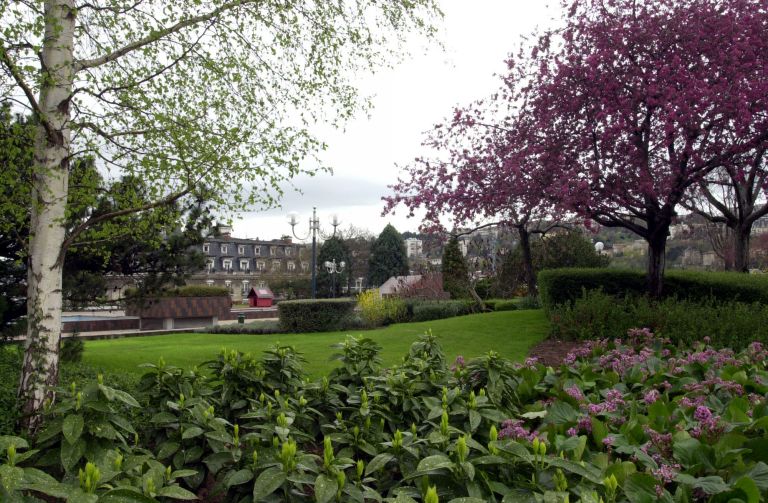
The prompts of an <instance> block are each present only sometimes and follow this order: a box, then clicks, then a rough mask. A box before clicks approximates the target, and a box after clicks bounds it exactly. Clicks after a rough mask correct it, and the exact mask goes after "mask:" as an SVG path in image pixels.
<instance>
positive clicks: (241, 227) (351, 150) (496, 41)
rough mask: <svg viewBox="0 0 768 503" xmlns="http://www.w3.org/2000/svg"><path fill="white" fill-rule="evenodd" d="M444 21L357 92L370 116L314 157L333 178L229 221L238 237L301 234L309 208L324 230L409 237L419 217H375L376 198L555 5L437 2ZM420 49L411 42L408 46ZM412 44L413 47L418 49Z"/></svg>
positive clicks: (485, 90)
mask: <svg viewBox="0 0 768 503" xmlns="http://www.w3.org/2000/svg"><path fill="white" fill-rule="evenodd" d="M441 8H442V10H443V12H444V13H445V18H444V20H443V22H442V27H441V28H442V33H441V35H440V40H442V42H443V46H444V48H443V49H441V48H440V47H438V46H437V45H436V44H434V45H432V46H430V48H429V49H428V50H426V51H424V50H422V49H420V48H419V47H415V48H414V49H413V50H412V52H413V53H414V54H413V55H412V56H411V57H410V58H408V59H406V60H405V61H403V62H402V63H401V64H399V65H397V66H396V67H395V68H394V69H391V70H387V71H380V72H379V73H378V74H377V75H375V76H374V77H373V78H370V77H368V76H366V77H365V78H361V80H360V83H359V86H360V89H361V90H362V91H363V93H364V94H366V95H370V96H372V97H373V98H372V104H373V109H372V110H371V112H370V114H369V116H361V117H359V118H357V119H356V120H354V121H352V122H350V123H349V124H348V125H347V127H346V128H345V130H344V131H335V132H333V133H331V134H330V135H327V134H326V135H325V136H324V139H325V140H326V142H327V143H328V150H327V151H326V152H324V153H323V154H322V155H321V158H322V159H323V160H324V161H325V162H326V163H327V164H329V165H331V166H333V168H334V173H333V175H330V174H320V175H318V176H316V177H312V178H309V177H307V178H298V179H296V180H295V181H294V184H295V187H296V188H298V189H301V191H302V193H297V192H295V191H293V190H290V189H288V190H286V194H285V197H284V198H283V200H282V207H283V209H274V210H270V211H266V212H254V213H247V214H243V215H242V218H241V219H239V220H236V221H235V222H234V234H235V235H236V236H238V237H249V238H256V237H258V238H261V239H274V238H278V237H280V236H281V235H282V234H287V233H290V226H289V225H288V223H287V215H288V213H289V212H291V211H296V212H298V213H299V215H300V220H301V224H300V228H299V229H297V231H300V233H306V231H307V225H308V223H307V222H308V218H309V215H310V214H311V212H312V207H313V206H317V209H318V215H319V218H320V220H321V224H322V225H323V226H327V227H330V226H329V225H328V222H329V219H330V217H331V215H332V214H334V213H336V214H338V215H339V218H340V219H341V221H342V226H343V227H346V226H348V225H349V224H352V225H355V226H357V227H362V228H367V229H369V230H370V231H371V232H373V233H374V234H378V233H379V232H380V231H381V229H382V228H383V227H384V226H385V225H386V224H387V223H392V224H393V225H394V226H395V227H397V229H398V230H399V231H401V232H404V231H407V230H412V231H415V230H417V228H418V226H419V223H420V222H419V220H418V219H413V218H412V219H407V218H405V213H406V212H405V210H404V209H400V211H398V212H397V214H396V215H394V216H393V215H387V216H386V217H382V216H381V212H382V207H383V204H382V201H381V197H382V196H384V195H386V194H388V193H389V192H390V191H389V189H388V188H387V186H388V185H391V184H393V183H395V181H396V180H397V176H398V174H399V173H400V170H399V168H398V167H397V165H398V164H399V165H401V166H402V165H404V164H408V163H409V162H410V161H411V160H412V159H413V158H415V157H416V156H418V155H419V154H420V153H421V152H422V151H421V149H420V144H421V141H422V139H423V132H424V131H426V130H428V129H431V128H432V127H433V126H434V125H435V124H436V123H439V122H441V120H442V119H443V118H445V117H446V116H449V115H450V114H451V111H452V110H453V108H454V107H455V106H456V105H463V104H467V103H470V102H471V101H473V100H475V99H478V98H484V97H486V96H487V95H489V94H490V93H492V92H493V91H494V90H496V89H497V88H498V86H499V80H498V77H496V76H495V75H496V74H499V73H503V71H504V60H505V59H506V56H507V54H509V53H510V52H511V51H513V50H514V49H515V47H516V46H517V44H518V43H519V41H520V37H521V36H522V35H527V34H530V33H531V32H532V31H533V30H535V29H536V28H537V27H543V26H547V25H549V24H550V23H551V19H552V18H553V16H555V15H556V14H557V13H558V9H559V2H558V1H557V0H549V1H539V0H442V1H441ZM416 43H418V42H416ZM419 45H420V44H419Z"/></svg>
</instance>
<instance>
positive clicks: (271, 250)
mask: <svg viewBox="0 0 768 503" xmlns="http://www.w3.org/2000/svg"><path fill="white" fill-rule="evenodd" d="M276 254H277V246H270V247H269V255H270V256H272V257H274V256H275V255H276Z"/></svg>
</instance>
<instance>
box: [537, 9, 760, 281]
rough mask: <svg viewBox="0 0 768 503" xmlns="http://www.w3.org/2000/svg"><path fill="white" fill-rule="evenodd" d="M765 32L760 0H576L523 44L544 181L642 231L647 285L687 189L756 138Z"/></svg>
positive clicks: (582, 210) (657, 275)
mask: <svg viewBox="0 0 768 503" xmlns="http://www.w3.org/2000/svg"><path fill="white" fill-rule="evenodd" d="M766 33H768V11H767V10H766V8H765V2H764V0H719V1H705V2H702V1H699V0H654V1H638V0H612V1H609V2H606V1H604V0H584V1H581V2H574V3H573V5H572V6H571V9H570V12H569V13H568V16H567V18H566V20H565V25H564V26H563V28H562V29H561V30H558V31H556V32H552V33H549V34H547V35H545V36H543V37H541V39H540V40H539V43H538V45H537V47H536V50H535V51H534V52H533V53H532V59H534V60H535V61H536V64H537V66H538V72H537V74H536V75H535V79H534V81H533V82H532V84H531V87H532V91H531V93H532V95H533V98H532V99H531V105H532V114H533V116H534V117H536V119H537V121H538V124H539V129H540V133H539V134H540V138H546V146H545V148H544V149H543V152H542V154H541V156H540V161H541V163H542V164H543V165H544V166H545V167H546V168H547V169H549V170H551V172H553V173H557V174H558V176H557V181H556V183H555V184H553V185H552V186H551V187H550V192H551V194H552V195H553V196H554V197H556V198H557V200H558V201H559V203H560V204H561V205H562V207H563V208H566V209H568V210H572V211H576V212H578V213H579V214H581V215H583V216H585V217H588V218H591V219H593V220H594V221H596V222H598V223H599V224H601V225H604V226H607V227H624V228H627V229H629V230H631V231H633V232H635V233H636V234H638V235H639V236H641V237H643V238H644V239H645V240H646V241H647V242H648V254H649V257H648V286H649V292H650V293H651V294H652V295H660V293H661V290H662V275H663V271H664V253H665V247H666V241H667V236H668V234H669V227H670V224H671V222H672V218H673V216H674V215H675V213H676V209H677V207H678V205H679V204H680V202H681V201H682V200H683V198H684V197H685V194H686V192H687V191H689V189H690V188H691V187H692V186H693V185H695V184H696V183H697V182H698V181H699V180H701V179H702V177H704V176H705V175H706V174H708V173H709V172H711V171H712V170H713V169H715V168H720V167H722V166H728V165H729V164H730V163H731V162H732V160H733V159H734V158H736V157H738V156H739V155H741V154H742V153H744V152H747V151H755V150H758V149H760V148H763V147H764V146H765V145H766V141H767V140H768V115H767V113H766V112H767V111H768V36H766ZM733 138H738V141H734V140H733Z"/></svg>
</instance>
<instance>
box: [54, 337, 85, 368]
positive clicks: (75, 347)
mask: <svg viewBox="0 0 768 503" xmlns="http://www.w3.org/2000/svg"><path fill="white" fill-rule="evenodd" d="M83 351H85V344H84V343H83V340H82V339H81V338H80V337H77V335H76V334H72V336H70V337H67V338H66V339H62V340H61V350H60V352H59V358H60V359H61V361H62V362H63V363H78V362H80V361H81V360H82V359H83Z"/></svg>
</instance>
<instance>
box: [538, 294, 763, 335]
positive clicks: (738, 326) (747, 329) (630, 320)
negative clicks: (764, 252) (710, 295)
mask: <svg viewBox="0 0 768 503" xmlns="http://www.w3.org/2000/svg"><path fill="white" fill-rule="evenodd" d="M550 320H551V322H552V333H553V334H554V335H555V336H557V337H562V338H566V339H598V338H610V337H612V336H614V335H615V334H622V333H624V332H626V331H627V330H628V329H630V328H633V327H647V328H649V329H651V330H653V331H654V332H657V333H658V334H660V335H663V336H664V337H668V338H669V339H670V340H672V342H673V343H675V344H678V343H683V344H693V343H695V342H697V341H698V340H700V339H701V338H702V337H704V336H706V337H708V338H709V340H710V341H711V343H712V345H713V346H715V347H730V348H732V349H735V350H739V349H743V348H745V347H746V346H747V345H748V344H749V343H750V342H752V341H754V340H757V341H764V342H768V306H766V305H763V304H759V303H753V304H747V303H742V302H734V301H731V302H718V301H716V300H714V299H709V300H703V301H693V300H678V299H676V298H667V299H663V300H661V301H651V300H649V299H648V298H646V297H644V296H640V295H627V296H623V297H617V296H613V295H608V294H606V293H604V292H602V291H599V290H596V291H590V292H588V291H586V290H584V291H583V293H582V296H581V297H580V298H578V299H576V300H575V301H574V302H572V303H569V304H564V305H561V306H557V307H555V308H553V309H552V310H551V311H550Z"/></svg>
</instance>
